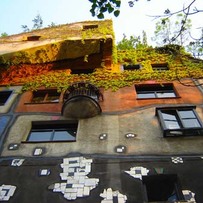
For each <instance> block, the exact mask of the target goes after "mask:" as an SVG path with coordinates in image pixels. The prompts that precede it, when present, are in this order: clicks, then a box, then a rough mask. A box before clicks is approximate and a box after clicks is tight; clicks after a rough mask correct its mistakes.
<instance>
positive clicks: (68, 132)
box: [26, 120, 78, 142]
mask: <svg viewBox="0 0 203 203" xmlns="http://www.w3.org/2000/svg"><path fill="white" fill-rule="evenodd" d="M77 128H78V121H76V120H72V121H71V120H68V121H64V120H63V121H33V122H32V129H31V131H30V133H29V136H28V138H27V141H26V142H74V141H76V134H77Z"/></svg>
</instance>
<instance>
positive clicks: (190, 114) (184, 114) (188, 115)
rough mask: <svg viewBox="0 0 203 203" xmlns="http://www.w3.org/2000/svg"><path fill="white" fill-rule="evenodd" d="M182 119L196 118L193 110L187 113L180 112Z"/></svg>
mask: <svg viewBox="0 0 203 203" xmlns="http://www.w3.org/2000/svg"><path fill="white" fill-rule="evenodd" d="M178 113H179V115H180V117H181V118H183V119H184V118H196V116H195V114H194V112H193V111H192V110H187V111H178Z"/></svg>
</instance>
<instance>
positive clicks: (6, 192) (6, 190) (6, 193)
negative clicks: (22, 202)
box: [0, 185, 16, 201]
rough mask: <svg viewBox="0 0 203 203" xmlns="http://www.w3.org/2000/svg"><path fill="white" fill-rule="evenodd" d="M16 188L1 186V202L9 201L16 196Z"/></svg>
mask: <svg viewBox="0 0 203 203" xmlns="http://www.w3.org/2000/svg"><path fill="white" fill-rule="evenodd" d="M15 190H16V186H13V185H2V186H0V201H8V200H9V199H10V197H12V196H13V195H14V192H15Z"/></svg>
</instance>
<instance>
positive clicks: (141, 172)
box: [125, 166, 149, 180]
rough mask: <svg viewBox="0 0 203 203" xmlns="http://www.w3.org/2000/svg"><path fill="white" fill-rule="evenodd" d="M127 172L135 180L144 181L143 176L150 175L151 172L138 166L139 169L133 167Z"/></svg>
mask: <svg viewBox="0 0 203 203" xmlns="http://www.w3.org/2000/svg"><path fill="white" fill-rule="evenodd" d="M125 172H126V173H128V174H129V175H130V176H132V177H134V178H138V179H141V180H142V176H146V175H148V173H149V170H148V169H147V168H144V167H142V166H137V167H131V168H130V171H125Z"/></svg>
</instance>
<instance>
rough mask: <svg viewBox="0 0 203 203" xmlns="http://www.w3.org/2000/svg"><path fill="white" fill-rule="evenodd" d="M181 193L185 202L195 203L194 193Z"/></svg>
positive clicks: (187, 191) (185, 191)
mask: <svg viewBox="0 0 203 203" xmlns="http://www.w3.org/2000/svg"><path fill="white" fill-rule="evenodd" d="M182 192H183V195H184V198H185V200H186V201H188V202H192V203H196V201H195V193H193V192H191V191H190V190H183V191H182Z"/></svg>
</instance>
